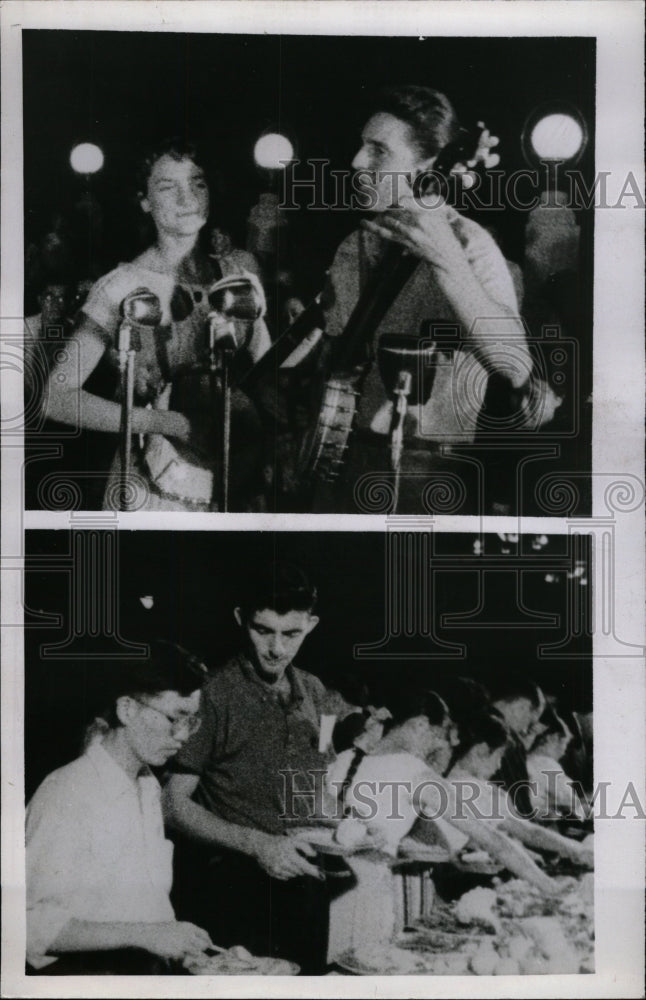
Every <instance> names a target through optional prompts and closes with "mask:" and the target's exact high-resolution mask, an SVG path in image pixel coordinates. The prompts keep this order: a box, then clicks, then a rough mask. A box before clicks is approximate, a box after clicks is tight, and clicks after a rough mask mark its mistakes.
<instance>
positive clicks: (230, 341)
mask: <svg viewBox="0 0 646 1000" xmlns="http://www.w3.org/2000/svg"><path fill="white" fill-rule="evenodd" d="M207 298H208V303H209V306H210V307H211V311H210V313H209V316H208V320H209V351H210V352H211V354H213V351H214V349H215V346H216V344H217V346H218V348H219V349H222V350H225V351H235V350H237V348H238V342H237V340H236V335H235V327H234V323H233V321H234V320H242V321H244V322H246V323H253V322H255V321H256V320H257V319H258V318H259V317H260V315H261V313H262V307H261V304H260V303H259V301H258V296H257V294H256V291H255V289H254V287H253V285H252V283H251V282H250V281H248V280H247V279H246V278H224V279H221V280H220V281H216V283H215V284H214V285H212V286H211V289H210V291H209V293H208V296H207Z"/></svg>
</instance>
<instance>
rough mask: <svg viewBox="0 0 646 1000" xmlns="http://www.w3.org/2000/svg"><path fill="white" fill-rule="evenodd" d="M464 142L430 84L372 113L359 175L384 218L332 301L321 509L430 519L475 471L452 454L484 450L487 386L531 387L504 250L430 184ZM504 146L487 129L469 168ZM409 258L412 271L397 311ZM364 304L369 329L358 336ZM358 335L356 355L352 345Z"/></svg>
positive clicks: (372, 225) (389, 95)
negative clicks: (497, 381) (436, 489)
mask: <svg viewBox="0 0 646 1000" xmlns="http://www.w3.org/2000/svg"><path fill="white" fill-rule="evenodd" d="M461 134H464V131H463V130H461V129H460V127H459V125H458V122H457V119H456V116H455V112H454V110H453V108H452V107H451V105H450V103H449V101H448V100H447V99H446V97H444V95H443V94H440V93H439V92H437V91H435V90H432V89H430V88H428V87H422V86H402V87H394V88H390V89H387V90H384V91H382V92H381V93H380V94H378V95H377V97H376V98H375V100H374V102H373V104H372V113H371V114H370V116H369V117H368V119H367V122H366V125H365V127H364V129H363V132H362V136H361V148H360V150H359V152H358V153H357V155H356V156H355V158H354V160H353V161H352V167H353V169H354V170H355V171H356V172H357V176H356V177H355V182H356V187H355V190H358V191H359V192H360V193H362V195H363V197H362V201H363V206H364V207H366V208H368V209H369V210H370V211H371V212H372V213H374V214H373V215H372V217H371V218H369V219H366V220H364V221H363V222H362V224H361V227H360V229H358V230H356V231H354V232H353V233H352V234H351V235H350V236H349V237H347V239H345V240H344V241H343V243H342V244H341V245H340V247H339V248H338V250H337V253H336V255H335V257H334V261H333V263H332V267H331V269H330V271H329V275H328V283H327V287H326V289H325V291H324V293H323V296H322V297H321V305H322V306H323V309H324V311H325V317H326V322H325V342H326V345H327V350H326V349H324V350H323V355H322V356H323V358H325V359H326V360H325V364H326V366H327V370H328V375H329V373H330V372H331V373H332V375H333V376H336V375H337V374H338V376H339V377H333V378H332V379H331V380H329V381H328V383H327V389H326V395H325V397H324V400H323V405H322V407H321V414H320V418H319V425H318V428H317V429H316V431H315V432H314V439H313V445H312V447H311V449H310V460H311V461H312V462H313V464H314V465H315V466H316V464H317V463H318V469H315V470H314V476H315V477H316V475H317V474H318V475H319V477H320V478H322V479H326V478H327V479H330V480H337V481H336V482H335V484H334V487H333V488H332V489H330V490H327V488H326V487H324V488H323V489H322V490H321V489H319V490H318V500H315V505H316V503H319V506H318V508H317V507H316V506H315V509H319V510H321V511H326V510H327V511H335V512H343V511H346V512H352V513H357V512H381V513H383V512H387V510H389V511H390V512H392V511H393V510H395V511H397V512H400V513H414V512H424V511H425V510H428V509H429V508H428V506H426V505H425V503H424V497H425V490H426V489H428V488H429V487H431V488H432V487H433V485H436V486H440V485H441V484H443V485H444V486H445V487H446V486H447V485H449V487H450V483H451V482H454V483H455V481H456V477H460V475H461V474H463V470H464V469H465V464H464V463H463V462H460V461H459V460H457V461H456V458H455V457H454V458H453V460H452V459H451V456H450V450H451V445H452V444H454V443H461V444H469V443H471V442H472V441H473V439H474V435H475V431H476V425H477V421H478V416H479V412H480V409H481V404H482V400H483V398H484V388H485V386H486V383H487V379H488V376H489V375H491V374H492V373H496V374H497V376H500V377H501V378H502V379H503V380H504V381H505V382H506V383H507V384H508V386H509V387H510V389H511V390H518V389H520V388H521V387H523V386H524V385H525V384H526V383H527V382H528V379H529V377H530V372H531V367H532V361H531V357H530V353H529V349H528V345H527V341H526V336H525V329H524V326H523V323H522V321H521V320H520V318H519V316H518V306H517V302H516V295H515V292H514V286H513V282H512V279H511V276H510V273H509V270H508V268H507V266H506V263H505V260H504V258H503V256H502V254H501V252H500V250H499V249H498V247H497V245H496V244H495V242H494V240H493V239H492V237H491V236H489V234H488V233H487V232H485V230H484V229H483V228H482V227H480V226H479V225H478V224H477V223H475V222H473V221H472V220H470V219H467V218H464V217H463V216H461V215H459V214H458V213H457V212H456V211H455V209H454V208H452V207H451V206H450V205H449V204H447V203H445V201H444V200H443V199H442V198H441V197H439V196H438V194H437V193H435V194H434V195H433V194H431V193H430V192H426V191H425V188H424V185H423V181H424V178H425V177H428V176H429V174H430V176H431V177H432V176H433V172H434V171H435V170H439V167H440V155H439V154H442V152H443V151H444V150H446V149H447V147H449V146H450V144H452V143H455V142H456V140H459V138H460V135H461ZM495 142H496V140H495V139H492V138H491V137H489V135H488V133H487V132H486V131H483V132H482V134H481V136H480V138H479V140H478V143H479V145H478V149H477V150H474V151H472V152H471V153H470V154H467V156H468V157H469V165H471V164H472V163H474V162H476V161H477V160H478V159H480V160H483V161H484V162H485V163H486V164H487V163H488V164H490V165H493V164H494V163H495V162H497V157H495V156H492V155H491V153H490V146H492V145H494V144H495ZM449 169H451V168H450V165H449ZM464 169H466V164H462V165H459V166H457V167H456V170H462V171H463V170H464ZM393 248H400V251H399V253H397V252H396V251H395V252H394V253H393ZM401 250H403V251H405V255H404V257H405V259H407V260H408V264H405V265H404V268H406V266H408V269H409V270H408V272H407V274H406V275H405V280H404V281H403V283H402V282H401V281H400V283H399V287H398V288H395V291H394V294H393V295H392V297H391V300H390V301H387V298H386V300H385V301H384V293H383V289H384V285H385V284H387V283H388V282H389V281H390V280H391V279H390V276H389V268H390V271H392V270H393V267H394V269H395V270H396V269H397V267H401V261H402V256H403V255H402V253H401ZM398 259H399V264H398V263H397V260H398ZM393 261H394V262H395V263H394V265H393V263H392V262H393ZM415 261H417V262H418V263H417V265H415ZM371 282H372V291H371V288H370V284H371ZM395 285H396V282H395ZM371 294H372V296H373V298H372V301H371V300H370V296H371ZM380 297H381V304H380V305H379V306H378V307H377V309H376V310H375V308H374V304H375V301H378V300H379V298H380ZM357 303H359V306H357ZM362 308H363V313H364V318H365V317H366V316H368V321H367V322H364V323H363V327H364V329H363V330H362V331H361V336H360V337H359V338H357V336H356V334H357V322H356V321H357V309H358V310H359V312H361V310H362ZM371 310H372V311H371ZM375 317H376V320H375ZM360 322H361V320H360ZM438 333H439V337H438ZM350 337H353V338H354V339H355V345H354V346H355V350H354V355H352V351H351V352H350V353H348V351H347V349H346V348H347V343H348V341H349V338H350ZM361 337H363V342H361ZM357 348H358V349H357ZM330 357H331V360H330ZM339 358H340V359H342V360H340V361H339ZM353 417H354V422H353V423H352V433H348V432H349V426H350V423H351V422H352V418H353ZM344 423H345V424H347V428H346V432H345V433H344V431H343V429H341V430H340V431H339V428H342V425H343V424H344ZM346 446H347V447H346ZM321 472H322V473H323V474H322V475H321ZM395 473H396V474H395ZM375 474H376V475H375ZM393 481H396V487H395V488H393ZM450 488H452V487H450ZM380 490H381V491H382V493H381V496H382V497H383V492H384V491H386V493H387V499H388V503H389V507H388V509H387V510H382V509H381V507H380V508H379V510H378V511H377V510H376V508H374V507H371V502H372V500H373V499H374V497H375V496H377V495H379V491H380ZM458 492H460V488H459V487H458Z"/></svg>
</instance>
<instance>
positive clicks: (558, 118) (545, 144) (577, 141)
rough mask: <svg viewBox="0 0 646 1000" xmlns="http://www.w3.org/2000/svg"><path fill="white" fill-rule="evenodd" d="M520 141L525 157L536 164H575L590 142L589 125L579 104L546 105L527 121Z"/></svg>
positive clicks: (534, 112)
mask: <svg viewBox="0 0 646 1000" xmlns="http://www.w3.org/2000/svg"><path fill="white" fill-rule="evenodd" d="M521 143H522V147H523V153H524V155H525V159H526V160H527V161H528V162H529V163H530V164H532V165H533V166H535V165H536V164H538V163H550V162H553V163H556V162H561V163H566V164H573V163H576V161H577V160H578V159H579V158H580V157H581V155H582V153H583V151H584V149H585V147H586V146H587V144H588V129H587V126H586V123H585V119H584V118H583V116H582V115H581V114H580V113H579V111H578V110H577V109H576V108H573V107H570V106H569V105H566V104H563V103H559V104H551V105H543V106H542V107H541V108H537V109H536V110H535V111H533V112H532V114H531V115H530V116H529V118H528V119H527V121H526V122H525V126H524V128H523V132H522V135H521Z"/></svg>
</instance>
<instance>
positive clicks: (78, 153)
mask: <svg viewBox="0 0 646 1000" xmlns="http://www.w3.org/2000/svg"><path fill="white" fill-rule="evenodd" d="M103 160H104V158H103V152H102V151H101V150H100V149H99V147H98V146H95V145H94V143H93V142H81V143H79V145H78V146H75V147H74V149H73V150H72V152H71V153H70V163H71V165H72V170H74V171H76V173H77V174H95V173H96V172H97V170H100V169H101V167H102V166H103Z"/></svg>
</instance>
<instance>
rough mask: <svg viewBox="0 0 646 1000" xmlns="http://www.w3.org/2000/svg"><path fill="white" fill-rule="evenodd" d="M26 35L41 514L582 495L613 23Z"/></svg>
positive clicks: (33, 495) (30, 487)
mask: <svg viewBox="0 0 646 1000" xmlns="http://www.w3.org/2000/svg"><path fill="white" fill-rule="evenodd" d="M214 29H217V25H216V24H214ZM22 37H23V52H22V73H23V155H24V160H23V176H24V254H25V260H24V317H25V322H24V336H25V339H24V358H25V368H24V371H25V382H24V391H25V475H24V506H25V508H26V509H28V510H47V511H56V510H59V511H60V510H112V511H126V512H130V511H188V512H215V513H223V512H232V513H277V514H293V513H306V514H310V513H311V514H373V515H374V514H379V515H391V514H402V515H420V516H425V515H474V514H475V515H483V516H484V515H492V516H496V515H500V516H504V515H520V516H543V517H545V516H548V517H549V516H555V517H563V516H573V515H576V516H581V515H584V516H585V515H587V514H589V513H590V512H591V498H590V497H591V438H592V412H593V402H592V344H593V293H594V266H593V264H594V260H593V251H594V200H595V177H596V174H595V160H594V149H595V117H594V115H595V82H596V72H595V39H594V38H576V37H566V38H545V37H535V38H529V37H528V38H520V37H517V38H514V37H507V38H482V37H478V38H476V37H460V38H447V37H442V38H440V37H437V38H433V37H427V38H425V37H384V36H371V37H361V36H333V35H319V36H299V35H268V34H263V35H231V34H218V33H217V31H216V30H214V33H212V34H202V33H200V34H197V33H196V34H191V33H183V34H179V33H156V32H138V31H130V32H127V31H109V32H106V31H91V30H83V31H72V30H51V29H47V30H45V29H39V30H25V31H23V35H22Z"/></svg>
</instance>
